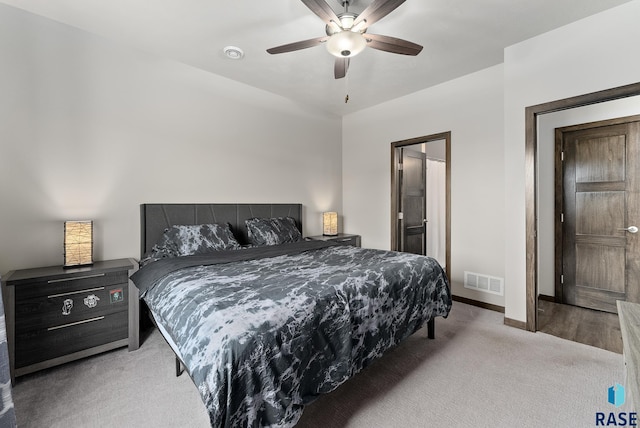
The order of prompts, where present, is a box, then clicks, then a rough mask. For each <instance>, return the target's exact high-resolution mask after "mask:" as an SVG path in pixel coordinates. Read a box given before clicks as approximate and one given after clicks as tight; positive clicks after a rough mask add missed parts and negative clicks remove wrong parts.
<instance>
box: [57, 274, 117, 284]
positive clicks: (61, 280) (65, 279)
mask: <svg viewBox="0 0 640 428" xmlns="http://www.w3.org/2000/svg"><path fill="white" fill-rule="evenodd" d="M104 275H105V274H104V273H97V274H95V275H85V276H72V277H69V278H59V279H50V280H49V281H47V284H55V283H56V282H65V281H76V280H78V279H88V278H100V277H101V276H104Z"/></svg>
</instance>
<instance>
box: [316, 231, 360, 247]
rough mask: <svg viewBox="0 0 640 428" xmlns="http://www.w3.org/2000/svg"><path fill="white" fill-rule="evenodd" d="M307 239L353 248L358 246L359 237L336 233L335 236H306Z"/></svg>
mask: <svg viewBox="0 0 640 428" xmlns="http://www.w3.org/2000/svg"><path fill="white" fill-rule="evenodd" d="M307 239H310V240H313V241H331V242H337V243H339V244H340V245H353V246H354V247H359V246H360V235H349V234H348V233H338V234H337V235H317V236H308V237H307Z"/></svg>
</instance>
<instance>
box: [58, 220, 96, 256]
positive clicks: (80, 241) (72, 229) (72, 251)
mask: <svg viewBox="0 0 640 428" xmlns="http://www.w3.org/2000/svg"><path fill="white" fill-rule="evenodd" d="M90 264H93V222H92V221H65V222H64V266H65V267H70V266H82V265H90Z"/></svg>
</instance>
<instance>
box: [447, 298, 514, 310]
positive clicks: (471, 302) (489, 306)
mask: <svg viewBox="0 0 640 428" xmlns="http://www.w3.org/2000/svg"><path fill="white" fill-rule="evenodd" d="M452 298H453V300H455V301H456V302H460V303H466V304H467V305H472V306H477V307H479V308H483V309H489V310H491V311H496V312H500V313H503V314H504V308H503V307H502V306H498V305H492V304H491V303H485V302H479V301H478V300H473V299H468V298H466V297H461V296H452Z"/></svg>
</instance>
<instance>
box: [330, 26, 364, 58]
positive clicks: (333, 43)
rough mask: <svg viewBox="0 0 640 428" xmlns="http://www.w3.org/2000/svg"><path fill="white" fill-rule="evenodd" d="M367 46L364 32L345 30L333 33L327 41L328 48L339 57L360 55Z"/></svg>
mask: <svg viewBox="0 0 640 428" xmlns="http://www.w3.org/2000/svg"><path fill="white" fill-rule="evenodd" d="M366 46H367V41H366V40H365V39H364V37H363V36H362V34H360V33H357V32H354V31H349V30H343V31H340V32H338V33H335V34H334V35H332V36H331V37H330V38H329V40H328V41H327V50H328V51H329V53H330V54H331V55H333V56H337V57H338V58H351V57H352V56H356V55H358V54H359V53H360V52H362V51H363V50H364V48H365V47H366Z"/></svg>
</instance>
